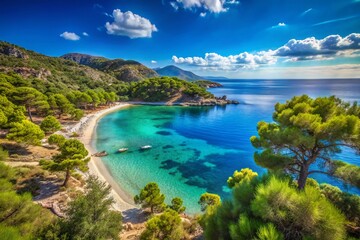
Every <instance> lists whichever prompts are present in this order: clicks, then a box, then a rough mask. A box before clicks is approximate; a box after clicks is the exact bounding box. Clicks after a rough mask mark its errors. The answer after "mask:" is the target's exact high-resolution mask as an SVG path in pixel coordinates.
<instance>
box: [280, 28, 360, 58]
mask: <svg viewBox="0 0 360 240" xmlns="http://www.w3.org/2000/svg"><path fill="white" fill-rule="evenodd" d="M358 49H360V34H359V33H352V34H349V35H348V36H346V37H344V38H342V37H341V36H340V35H330V36H327V37H325V38H323V39H316V38H315V37H310V38H306V39H304V40H296V39H291V40H290V41H288V42H287V43H286V44H285V45H284V46H282V47H280V48H278V49H276V50H275V55H276V56H280V57H290V58H292V59H293V60H314V59H321V58H329V57H334V56H335V55H343V56H346V55H347V54H345V52H346V51H349V52H352V53H354V51H353V50H358ZM355 53H356V52H355Z"/></svg>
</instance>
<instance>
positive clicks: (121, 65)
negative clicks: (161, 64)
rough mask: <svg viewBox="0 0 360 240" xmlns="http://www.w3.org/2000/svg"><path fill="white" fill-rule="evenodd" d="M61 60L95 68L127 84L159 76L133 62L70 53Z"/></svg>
mask: <svg viewBox="0 0 360 240" xmlns="http://www.w3.org/2000/svg"><path fill="white" fill-rule="evenodd" d="M61 58H63V59H66V60H71V61H74V62H76V63H78V64H82V65H86V66H89V67H92V68H95V69H97V70H100V71H102V72H104V73H107V74H109V75H111V76H113V77H115V78H116V79H118V80H120V81H125V82H133V81H139V80H143V79H147V78H152V77H157V76H158V74H157V73H156V72H155V71H154V70H152V69H150V68H147V67H146V66H144V65H142V64H141V63H139V62H136V61H133V60H123V59H113V60H111V59H107V58H104V57H97V56H91V55H87V54H81V53H69V54H65V55H63V56H61Z"/></svg>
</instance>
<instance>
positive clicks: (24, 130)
mask: <svg viewBox="0 0 360 240" xmlns="http://www.w3.org/2000/svg"><path fill="white" fill-rule="evenodd" d="M44 137H45V134H44V132H43V131H42V130H41V128H40V127H39V126H38V125H36V124H34V123H32V122H30V121H28V120H22V121H21V122H14V123H12V124H11V128H10V131H9V133H8V134H7V135H6V138H7V139H9V140H14V141H15V142H18V143H24V144H29V145H40V140H41V139H43V138H44Z"/></svg>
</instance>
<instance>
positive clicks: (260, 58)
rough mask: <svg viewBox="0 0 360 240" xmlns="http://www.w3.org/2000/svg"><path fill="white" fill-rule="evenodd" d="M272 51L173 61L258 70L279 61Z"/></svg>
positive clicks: (177, 58) (223, 67)
mask: <svg viewBox="0 0 360 240" xmlns="http://www.w3.org/2000/svg"><path fill="white" fill-rule="evenodd" d="M272 54H273V52H272V51H262V52H258V53H256V54H251V53H248V52H243V53H240V54H237V55H229V56H221V55H220V54H217V53H206V54H205V57H186V58H183V57H177V56H173V57H172V60H173V62H174V63H176V64H188V65H195V66H201V67H208V68H211V69H215V68H216V69H219V70H234V69H238V68H256V67H258V66H259V65H265V64H268V65H271V64H275V63H276V61H277V59H276V57H274V56H273V55H272Z"/></svg>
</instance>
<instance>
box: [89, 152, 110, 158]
mask: <svg viewBox="0 0 360 240" xmlns="http://www.w3.org/2000/svg"><path fill="white" fill-rule="evenodd" d="M107 155H108V153H107V152H106V151H101V152H97V153H95V154H93V155H92V156H94V157H105V156H107Z"/></svg>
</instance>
